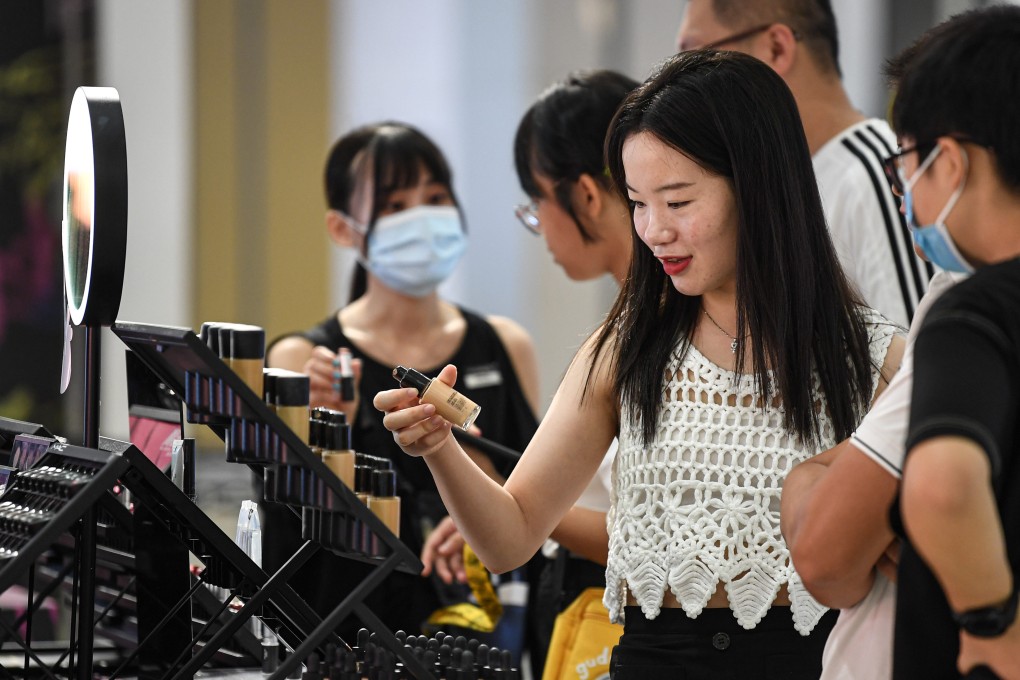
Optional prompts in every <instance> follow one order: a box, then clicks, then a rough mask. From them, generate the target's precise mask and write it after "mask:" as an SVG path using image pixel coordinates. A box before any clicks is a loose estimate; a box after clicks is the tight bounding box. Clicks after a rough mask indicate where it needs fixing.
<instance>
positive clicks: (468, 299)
mask: <svg viewBox="0 0 1020 680" xmlns="http://www.w3.org/2000/svg"><path fill="white" fill-rule="evenodd" d="M683 4H684V3H683V2H682V0H545V1H543V0H517V1H515V2H498V1H496V0H427V1H426V2H412V0H335V1H332V2H331V1H328V0H288V1H286V2H285V1H284V0H202V1H201V2H199V1H197V0H5V2H4V3H2V4H0V59H3V64H0V68H2V69H3V70H2V71H0V126H3V127H2V128H0V198H2V200H0V415H4V416H7V417H12V418H20V419H27V420H35V421H37V422H43V423H44V424H46V425H47V426H50V427H51V429H53V430H54V431H56V432H58V433H62V434H68V435H69V436H73V435H74V433H76V432H80V429H81V406H80V390H81V388H80V385H79V384H77V383H75V384H73V385H72V388H71V390H70V391H69V393H68V394H67V395H65V396H63V397H60V396H59V395H58V394H57V376H58V375H59V361H60V354H59V347H60V337H61V336H60V333H61V323H60V315H61V309H60V297H59V290H60V288H59V287H60V285H61V280H60V269H59V252H60V251H59V248H60V243H59V241H60V231H59V229H60V216H59V211H60V204H59V189H57V191H56V193H53V191H52V189H53V187H54V186H57V184H58V183H59V179H60V173H61V170H62V163H63V136H62V135H63V130H64V126H65V125H66V123H65V122H64V121H65V120H66V111H67V108H68V106H69V102H70V97H71V95H72V94H73V91H74V88H75V87H77V86H78V85H88V84H95V85H106V86H112V87H116V88H117V89H118V90H119V92H120V96H121V101H122V104H123V108H124V116H125V124H126V132H127V142H128V166H129V178H130V179H129V196H130V206H129V243H128V262H127V268H126V273H125V277H126V278H125V288H124V296H123V301H122V303H121V311H120V318H121V319H122V320H130V321H142V322H150V323H158V324H166V325H180V326H187V327H191V328H197V327H198V326H199V325H200V323H201V322H202V321H205V320H225V321H226V320H229V321H240V322H246V323H255V324H259V325H262V326H264V327H265V328H266V329H267V331H268V333H269V335H270V336H275V335H277V334H280V333H283V332H286V331H291V330H296V329H301V328H305V327H308V326H310V325H311V324H313V323H314V322H316V321H318V320H319V319H321V318H322V317H324V316H325V315H326V314H328V313H330V312H331V311H332V310H334V309H336V308H337V307H338V306H340V305H341V304H343V302H344V301H345V300H346V294H347V279H348V278H349V275H350V266H351V260H350V258H349V256H348V255H346V254H344V253H341V252H339V251H337V249H335V248H333V247H332V246H331V245H330V244H329V241H328V240H327V237H326V233H325V229H324V222H323V215H324V211H325V204H324V199H323V197H322V186H321V185H322V180H321V173H322V166H323V162H324V159H325V156H326V153H327V150H328V148H329V145H330V143H331V142H332V141H333V140H334V139H335V138H336V137H337V136H338V135H340V134H341V133H343V132H344V131H345V130H347V129H349V128H350V127H352V126H354V125H358V124H361V123H366V122H370V121H375V120H379V119H383V118H393V119H400V120H404V121H407V122H409V123H412V124H414V125H416V126H418V127H420V128H421V129H423V130H424V131H425V132H426V133H427V134H428V135H430V136H431V137H433V138H434V139H435V140H436V141H437V142H438V144H439V145H440V147H441V148H442V149H443V150H444V151H445V152H446V154H447V156H448V157H449V160H450V162H451V164H452V167H453V169H454V173H455V183H456V189H457V192H458V195H459V197H460V198H461V200H462V203H463V205H464V208H465V212H466V215H467V218H468V224H469V230H470V241H471V244H470V248H469V250H468V254H467V256H466V258H465V259H464V261H463V262H462V264H461V265H460V267H459V269H458V271H457V272H456V274H455V275H454V277H453V278H452V279H451V280H450V281H449V282H447V283H446V284H445V286H444V288H443V292H444V293H445V295H446V296H448V297H449V298H451V299H453V300H455V301H457V302H460V303H462V304H464V305H466V306H468V307H471V308H473V309H476V310H478V311H481V312H485V313H490V314H503V315H506V316H510V317H512V318H514V319H516V320H517V321H519V322H520V323H521V324H523V325H524V327H525V328H527V329H528V331H530V332H531V334H532V336H533V337H534V340H535V344H536V347H537V350H538V355H539V363H540V368H541V371H542V381H543V382H542V388H543V395H544V400H545V403H546V404H547V403H548V400H549V399H550V398H551V395H552V392H553V390H554V389H555V387H556V384H557V383H558V381H559V378H560V375H561V374H562V372H563V369H564V368H565V367H566V365H567V362H568V361H569V359H570V357H571V356H572V354H573V352H574V350H575V349H576V347H577V346H578V345H579V343H580V341H581V340H582V338H583V337H584V336H585V335H586V334H587V333H588V332H590V331H591V330H592V329H593V328H594V326H595V325H596V324H597V323H598V321H599V319H600V317H601V315H602V313H603V312H604V311H605V309H607V308H608V306H609V304H610V302H611V301H612V299H613V296H614V295H615V289H614V286H613V284H612V283H611V282H610V281H609V280H606V281H603V282H600V283H599V284H596V285H592V284H577V283H572V282H570V281H568V280H567V279H566V277H565V276H564V275H563V274H562V272H561V270H560V269H559V268H558V267H557V266H556V265H554V264H553V263H552V261H551V258H550V257H549V256H548V254H547V253H545V252H544V251H545V248H544V243H543V241H542V240H541V239H539V238H534V237H532V236H530V235H529V234H528V233H526V232H525V231H524V229H523V228H521V227H520V226H519V225H518V223H517V222H516V220H515V219H514V216H513V206H514V205H515V204H516V203H519V202H521V201H522V199H523V196H522V194H521V192H520V190H519V188H518V186H517V181H516V176H515V174H514V170H513V158H512V139H513V133H514V131H515V129H516V125H517V122H518V120H519V118H520V116H521V115H522V114H523V112H524V111H525V109H526V108H527V107H528V106H529V105H530V104H531V102H532V101H533V99H534V98H535V97H536V96H537V95H538V94H539V93H540V92H541V91H542V90H543V89H544V88H545V87H546V86H547V85H549V84H550V83H552V82H553V81H555V80H558V79H560V78H562V77H563V76H565V75H566V74H567V73H568V72H569V71H571V70H574V69H582V68H596V67H599V68H612V69H616V70H619V71H622V72H624V73H627V74H629V75H631V76H633V77H636V78H639V79H640V78H643V77H644V76H645V75H647V74H648V72H649V71H650V69H651V67H652V66H653V65H654V64H655V63H656V62H658V61H659V60H661V59H663V58H665V57H667V56H668V55H669V54H671V53H672V51H673V49H674V44H675V34H676V30H677V27H678V25H679V22H680V17H681V13H682V11H683ZM981 4H986V3H983V2H980V1H977V0H911V1H910V2H904V1H902V0H835V1H834V5H835V7H836V12H837V17H838V21H839V25H840V26H839V27H840V40H841V63H842V66H843V70H844V74H845V76H844V77H845V81H846V83H847V86H848V89H849V91H850V93H851V96H852V98H853V99H854V101H855V102H856V103H857V105H858V106H859V108H861V109H862V110H863V111H864V112H865V113H868V114H872V115H879V116H883V115H884V113H885V110H886V107H887V102H888V95H887V92H886V89H885V87H884V84H883V81H882V79H881V76H880V69H881V64H882V62H883V60H884V59H885V58H887V57H888V56H890V55H891V54H893V53H895V52H896V51H898V50H899V49H901V48H902V47H904V46H906V45H907V44H908V43H909V42H910V41H912V40H913V39H914V38H916V37H917V36H918V35H919V34H920V33H921V32H922V31H923V30H924V29H926V28H927V27H929V26H931V25H933V24H935V23H937V22H938V21H940V20H942V19H943V18H945V17H947V16H949V15H950V14H952V13H955V12H957V11H961V10H964V9H967V8H969V7H973V6H977V5H981ZM40 49H44V50H49V53H50V55H49V59H50V60H51V61H52V62H53V63H51V64H50V66H49V71H46V70H45V69H43V73H42V75H40V74H39V73H35V75H34V76H33V75H32V73H29V75H28V76H26V75H25V74H26V63H28V64H29V65H30V64H32V63H34V62H32V58H33V57H32V55H36V56H35V58H36V59H38V52H39V50H40ZM26 55H28V56H26ZM12 64H13V65H14V66H12ZM47 74H48V75H47ZM31 77H34V78H37V79H39V82H37V83H36V86H32V81H31V80H29V81H26V80H25V78H31ZM47 79H48V80H47ZM43 85H46V86H48V88H49V89H48V90H46V93H47V97H46V98H45V101H43V100H42V99H37V98H35V97H34V95H33V94H32V93H33V92H35V90H36V89H38V88H40V87H43ZM18 86H20V87H21V88H22V89H21V90H19V89H17V88H18ZM12 88H14V89H12ZM44 89H45V88H44ZM19 92H20V94H19V95H17V96H15V94H12V93H19ZM26 126H27V127H26ZM44 126H48V128H46V129H47V132H46V134H44V135H43V137H44V138H45V140H47V141H46V143H41V144H40V145H36V146H33V145H29V146H31V147H32V153H34V154H35V156H33V158H35V160H34V161H33V162H32V163H30V164H29V163H26V162H22V161H23V158H24V154H25V153H27V152H26V150H25V149H24V148H23V147H25V146H26V140H27V139H30V138H29V137H26V135H29V134H30V133H31V132H32V131H33V130H36V131H37V128H40V127H44ZM19 154H21V155H19ZM12 158H13V159H22V161H19V162H14V161H12ZM26 173H29V174H30V175H31V179H30V180H29V179H25V176H26ZM54 291H56V293H54ZM410 340H413V339H409V341H410ZM77 345H78V343H77V342H76V343H75V346H76V351H77V352H78V354H80V353H81V349H80V347H77ZM103 352H104V365H103V392H102V394H103V404H102V415H103V423H102V428H101V429H102V432H103V434H105V435H108V436H114V437H119V438H126V437H127V416H126V397H125V388H124V383H123V380H124V378H123V374H124V368H123V364H124V359H123V346H122V345H121V344H120V342H119V340H118V339H117V338H116V337H115V336H113V335H112V334H110V333H109V332H104V338H103ZM80 365H81V362H80V361H78V363H77V366H78V367H79V370H78V374H80V372H81V371H80ZM55 419H58V420H62V421H63V422H60V423H58V422H54V420H55Z"/></svg>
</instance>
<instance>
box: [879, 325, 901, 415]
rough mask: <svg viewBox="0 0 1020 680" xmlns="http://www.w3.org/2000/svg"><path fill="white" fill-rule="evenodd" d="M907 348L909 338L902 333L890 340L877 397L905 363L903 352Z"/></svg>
mask: <svg viewBox="0 0 1020 680" xmlns="http://www.w3.org/2000/svg"><path fill="white" fill-rule="evenodd" d="M906 349H907V340H906V338H904V337H903V336H902V335H899V334H897V335H894V336H892V339H891V340H890V341H889V348H888V349H887V350H886V351H885V360H884V361H883V362H882V371H881V373H880V375H879V377H878V386H877V388H876V389H875V397H874V399H872V403H874V400H875V399H878V397H879V396H880V395H881V394H882V392H884V391H885V388H886V386H887V385H888V384H889V383H890V382H891V381H892V379H893V376H894V375H896V372H897V371H899V370H900V364H902V363H903V353H904V352H905V351H906Z"/></svg>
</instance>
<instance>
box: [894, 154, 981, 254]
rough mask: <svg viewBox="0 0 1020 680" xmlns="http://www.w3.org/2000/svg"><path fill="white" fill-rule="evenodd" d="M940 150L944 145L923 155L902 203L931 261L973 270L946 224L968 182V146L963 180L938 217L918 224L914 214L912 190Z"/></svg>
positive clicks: (907, 186) (964, 160) (911, 227)
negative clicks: (925, 156) (923, 223)
mask: <svg viewBox="0 0 1020 680" xmlns="http://www.w3.org/2000/svg"><path fill="white" fill-rule="evenodd" d="M941 151H942V147H940V146H938V145H936V146H935V148H934V149H932V150H931V153H930V154H928V157H927V158H925V159H924V162H922V163H921V165H920V166H918V168H917V170H916V171H915V172H914V174H913V176H912V177H911V178H910V179H909V180H908V181H906V182H904V183H903V206H904V208H905V211H906V214H907V226H908V227H910V233H911V235H912V236H913V238H914V243H916V244H917V245H918V247H920V248H921V252H923V253H924V256H925V257H926V258H927V259H928V261H929V262H931V263H932V264H934V265H936V266H938V267H941V268H942V269H945V270H946V271H949V272H960V273H965V274H969V273H971V272H973V271H974V267H973V266H971V264H970V263H969V262H967V260H966V258H964V257H963V255H962V254H961V253H960V250H959V248H957V247H956V243H954V242H953V237H952V236H951V235H950V234H949V229H948V228H946V217H948V216H949V212H950V211H951V210H952V209H953V207H954V206H956V202H957V201H958V200H959V199H960V194H962V193H963V187H964V185H966V183H967V174H966V173H967V152H966V150H964V149H961V151H963V162H964V176H963V180H962V181H961V182H960V186H958V187H957V188H956V191H954V192H953V195H952V196H950V197H949V201H948V202H947V203H946V206H945V207H944V208H942V212H940V213H939V216H938V217H937V218H935V222H934V223H933V224H927V225H924V226H920V225H918V224H917V221H916V218H915V216H914V197H913V191H912V190H913V188H914V185H915V184H916V183H917V180H918V179H920V178H921V175H923V174H924V171H925V170H927V169H928V168H929V167H931V164H932V163H934V162H935V159H936V158H937V157H938V155H939V153H941Z"/></svg>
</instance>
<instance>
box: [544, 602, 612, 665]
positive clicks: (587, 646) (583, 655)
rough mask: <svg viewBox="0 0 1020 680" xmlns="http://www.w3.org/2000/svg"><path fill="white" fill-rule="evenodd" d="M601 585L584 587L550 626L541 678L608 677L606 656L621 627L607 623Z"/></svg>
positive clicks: (607, 614)
mask: <svg viewBox="0 0 1020 680" xmlns="http://www.w3.org/2000/svg"><path fill="white" fill-rule="evenodd" d="M604 591H605V588H588V589H586V590H585V591H583V592H582V593H581V594H580V595H578V596H577V599H576V600H574V601H573V602H572V603H570V606H569V607H567V608H566V609H565V610H563V612H561V613H560V615H559V616H557V617H556V623H555V624H554V625H553V634H552V640H551V641H550V642H549V654H548V656H547V657H546V661H545V669H544V671H543V672H542V680H609V657H610V655H611V654H612V653H613V647H614V646H616V643H617V642H619V640H620V635H622V634H623V626H621V625H619V624H617V623H610V622H609V612H608V611H606V608H605V606H604V605H603V604H602V594H603V592H604Z"/></svg>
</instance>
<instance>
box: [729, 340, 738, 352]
mask: <svg viewBox="0 0 1020 680" xmlns="http://www.w3.org/2000/svg"><path fill="white" fill-rule="evenodd" d="M730 351H731V352H733V353H734V354H736V353H737V339H736V338H733V342H731V343H730Z"/></svg>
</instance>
